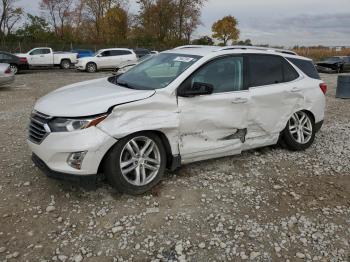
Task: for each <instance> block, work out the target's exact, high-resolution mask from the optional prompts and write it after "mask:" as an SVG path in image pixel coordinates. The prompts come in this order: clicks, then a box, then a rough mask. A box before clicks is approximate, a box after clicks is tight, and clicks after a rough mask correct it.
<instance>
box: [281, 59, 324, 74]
mask: <svg viewBox="0 0 350 262" xmlns="http://www.w3.org/2000/svg"><path fill="white" fill-rule="evenodd" d="M287 59H288V60H289V61H290V62H292V63H293V64H294V65H296V66H297V67H298V68H299V69H300V70H301V71H303V73H304V74H306V75H307V76H308V77H311V78H314V79H321V78H320V75H319V74H318V72H317V70H316V68H315V66H314V64H313V62H312V61H310V60H303V59H297V58H289V57H288V58H287Z"/></svg>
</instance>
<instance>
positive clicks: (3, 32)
mask: <svg viewBox="0 0 350 262" xmlns="http://www.w3.org/2000/svg"><path fill="white" fill-rule="evenodd" d="M1 1H2V6H1V9H0V12H1V17H0V37H1V42H2V43H5V42H15V43H17V42H19V43H25V42H27V43H48V44H50V43H61V44H66V45H68V44H71V45H72V44H73V45H81V44H86V43H87V44H93V45H95V46H131V47H136V46H139V47H152V48H156V49H166V48H170V47H173V46H178V45H183V44H190V43H194V44H208V45H210V44H214V40H213V38H215V39H217V41H220V43H221V44H222V45H226V44H228V43H229V42H230V41H231V42H233V43H237V40H238V39H239V33H240V32H239V30H238V21H237V20H236V19H235V18H234V17H233V16H227V17H224V18H223V19H220V20H218V21H217V22H216V23H214V24H213V26H212V31H213V35H212V37H213V38H212V37H211V36H204V37H201V38H199V39H195V40H193V34H194V32H195V31H196V29H197V28H198V26H199V25H200V24H201V20H200V17H201V11H202V8H203V5H204V4H205V1H206V0H138V1H137V5H138V9H139V11H138V13H136V14H133V13H132V12H130V2H129V0H41V1H40V15H33V14H29V13H25V12H24V9H23V8H22V7H20V6H18V5H17V4H18V3H17V0H1ZM241 44H251V43H250V40H249V41H248V40H246V41H243V42H241Z"/></svg>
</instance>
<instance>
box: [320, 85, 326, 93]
mask: <svg viewBox="0 0 350 262" xmlns="http://www.w3.org/2000/svg"><path fill="white" fill-rule="evenodd" d="M320 88H321V90H322V93H323V94H326V93H327V85H326V84H325V83H321V84H320Z"/></svg>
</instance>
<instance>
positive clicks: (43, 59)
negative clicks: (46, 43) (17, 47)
mask: <svg viewBox="0 0 350 262" xmlns="http://www.w3.org/2000/svg"><path fill="white" fill-rule="evenodd" d="M30 64H31V65H34V66H48V65H53V54H52V53H51V50H50V49H48V48H38V49H34V50H33V51H32V52H30Z"/></svg>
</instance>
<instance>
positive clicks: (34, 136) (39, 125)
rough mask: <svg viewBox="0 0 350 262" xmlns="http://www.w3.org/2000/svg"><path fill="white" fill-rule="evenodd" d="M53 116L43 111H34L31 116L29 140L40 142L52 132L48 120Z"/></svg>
mask: <svg viewBox="0 0 350 262" xmlns="http://www.w3.org/2000/svg"><path fill="white" fill-rule="evenodd" d="M50 119H51V117H50V116H48V115H45V114H43V113H40V112H37V111H34V112H33V113H32V114H31V116H30V123H29V140H30V141H32V142H33V143H36V144H40V143H41V142H42V141H43V140H44V139H45V137H46V136H47V135H48V134H49V133H50V128H49V126H48V124H47V123H48V122H49V121H50Z"/></svg>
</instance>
